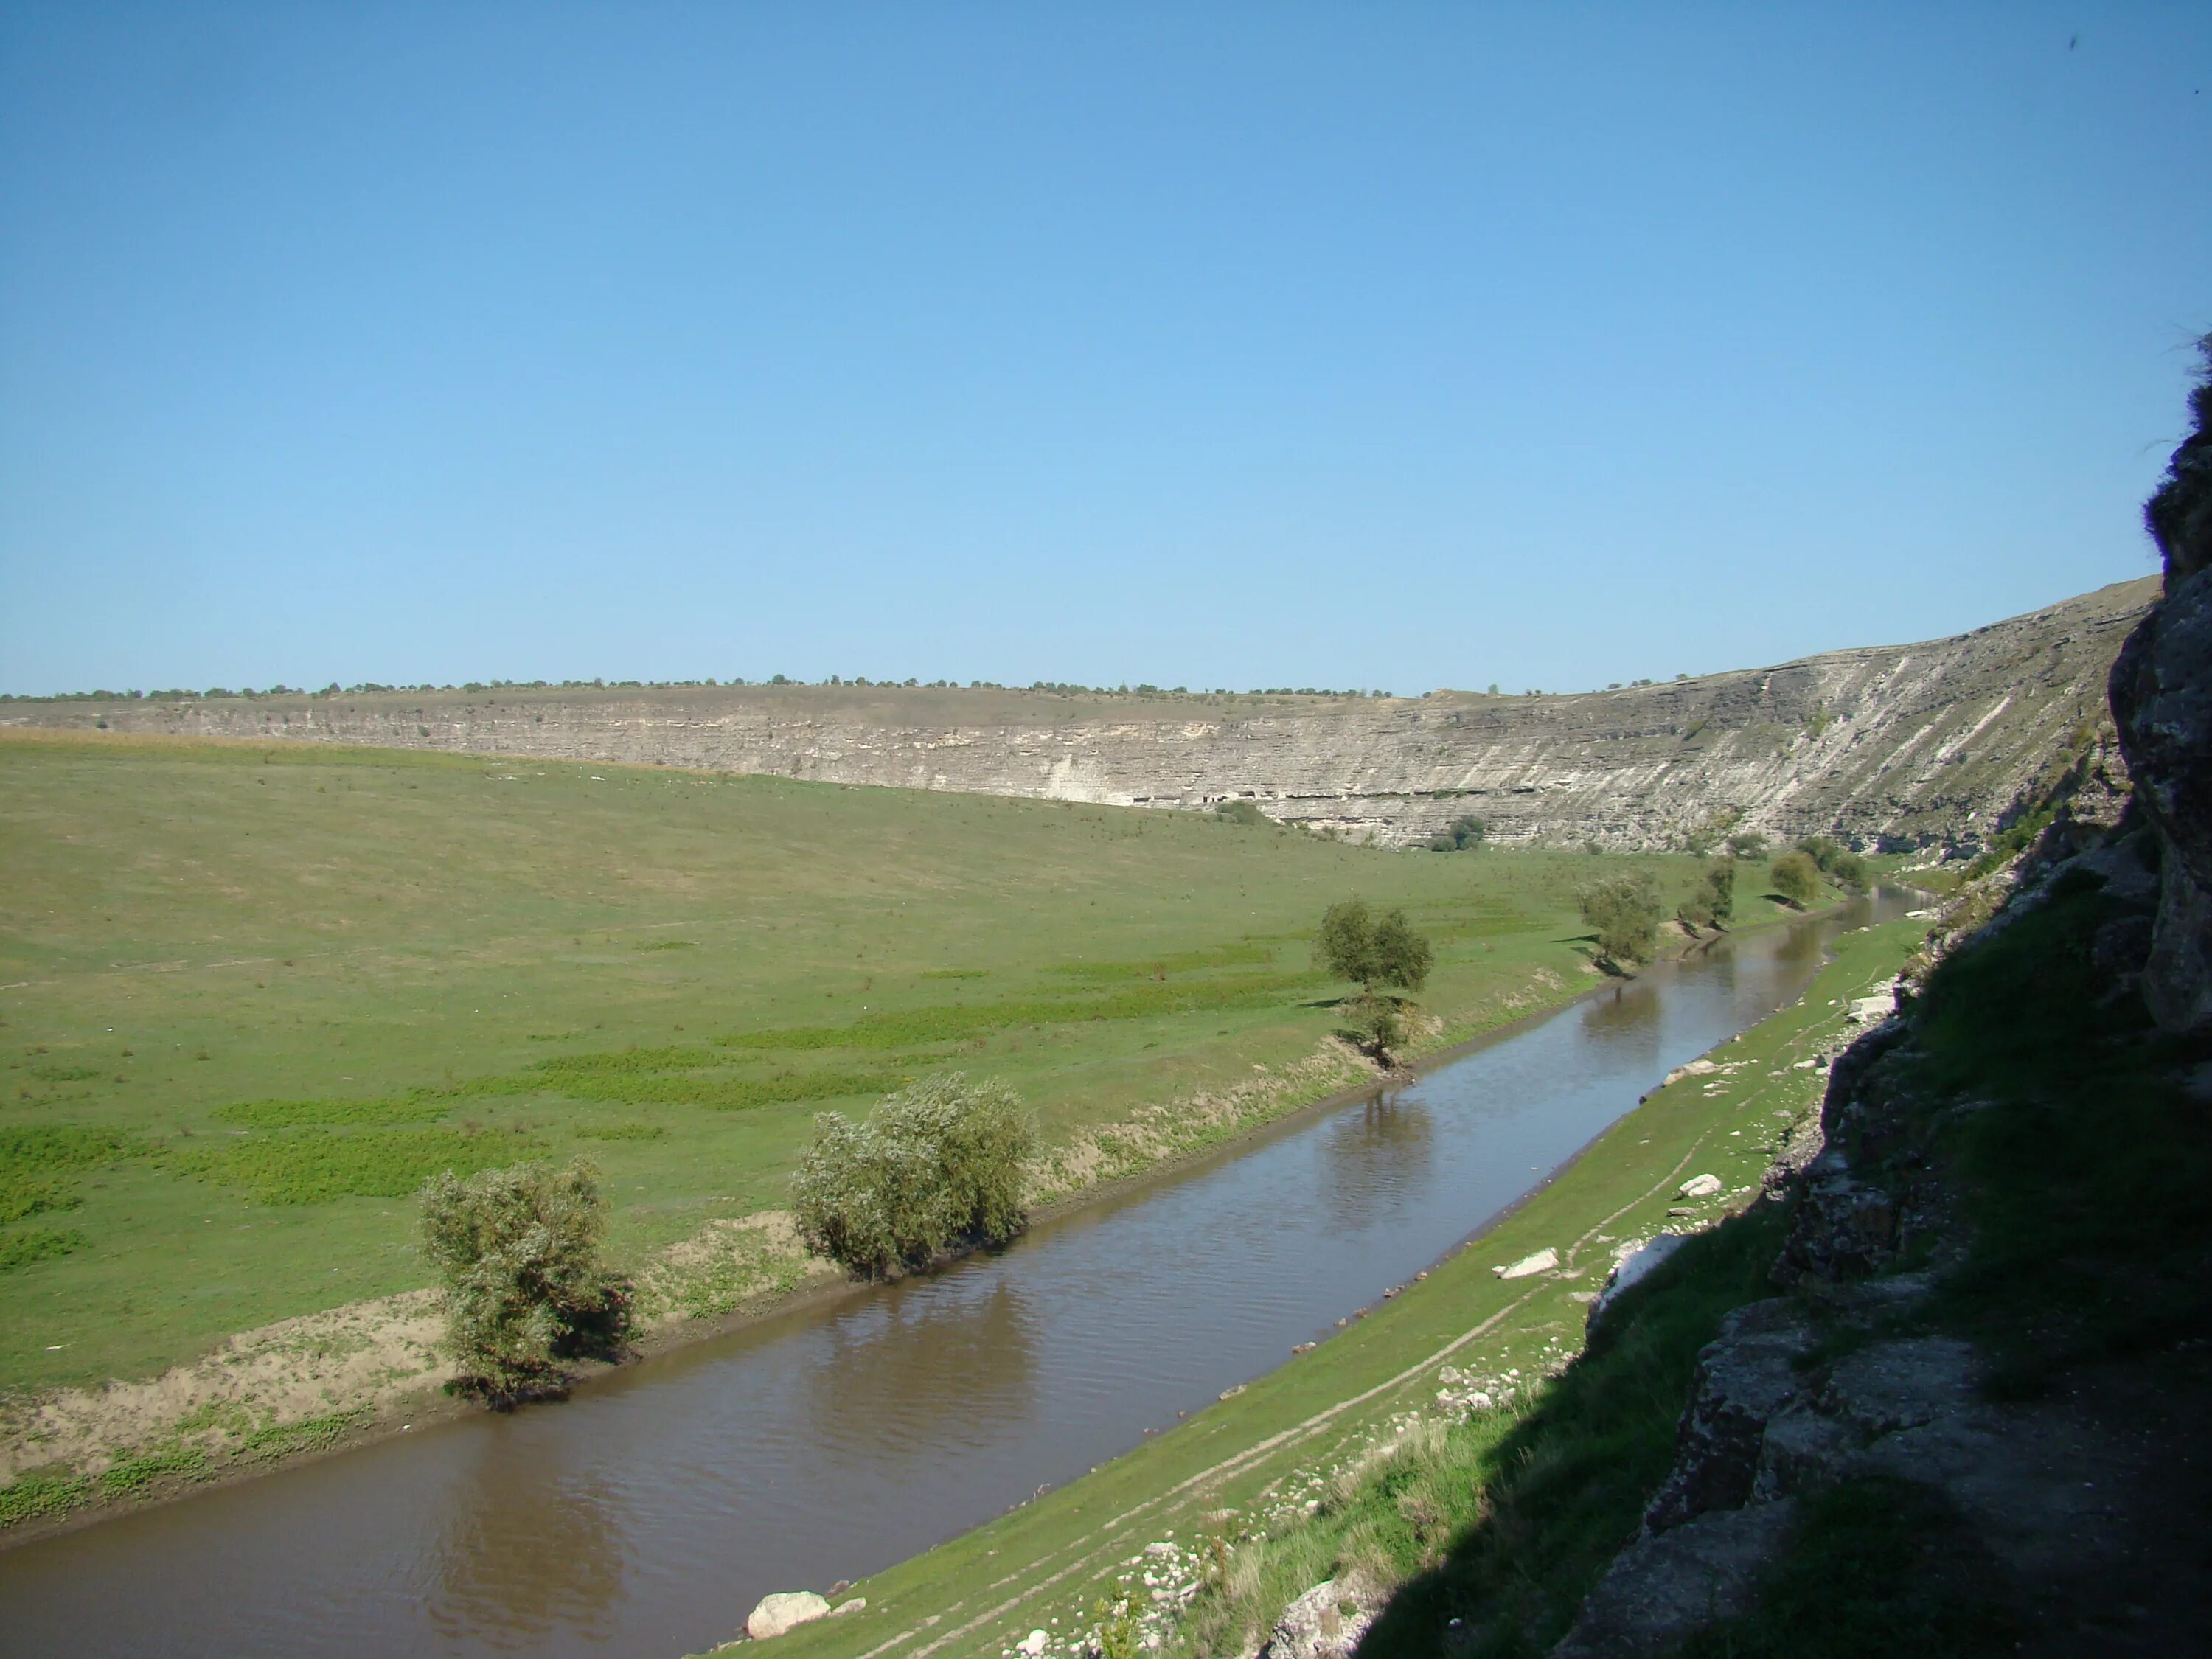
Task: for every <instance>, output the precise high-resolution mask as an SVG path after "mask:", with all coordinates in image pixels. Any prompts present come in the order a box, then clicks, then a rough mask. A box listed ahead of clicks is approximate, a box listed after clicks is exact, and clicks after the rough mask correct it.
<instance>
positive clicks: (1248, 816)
mask: <svg viewBox="0 0 2212 1659" xmlns="http://www.w3.org/2000/svg"><path fill="white" fill-rule="evenodd" d="M1213 816H1214V817H1218V818H1226V819H1227V820H1228V821H1229V822H1230V823H1241V824H1243V825H1244V826H1245V827H1246V828H1248V829H1265V828H1267V825H1269V824H1270V823H1273V822H1274V820H1273V818H1270V817H1268V816H1267V814H1266V813H1265V812H1262V811H1261V810H1260V809H1259V808H1258V807H1257V806H1255V805H1253V804H1252V803H1251V802H1250V801H1249V800H1225V801H1223V802H1222V803H1221V805H1218V806H1217V807H1215V808H1214V809H1213Z"/></svg>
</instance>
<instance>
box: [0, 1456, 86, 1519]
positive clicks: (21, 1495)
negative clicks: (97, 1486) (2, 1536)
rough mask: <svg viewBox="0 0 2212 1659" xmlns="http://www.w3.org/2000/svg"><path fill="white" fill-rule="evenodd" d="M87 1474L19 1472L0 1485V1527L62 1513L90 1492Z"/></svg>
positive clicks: (44, 1471) (81, 1500) (83, 1499)
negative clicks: (12, 1478) (13, 1477)
mask: <svg viewBox="0 0 2212 1659" xmlns="http://www.w3.org/2000/svg"><path fill="white" fill-rule="evenodd" d="M92 1492H93V1484H92V1480H91V1479H90V1477H88V1476H86V1475H82V1474H69V1473H66V1472H62V1471H53V1470H35V1471H33V1473H31V1474H20V1475H17V1476H16V1477H15V1479H14V1480H10V1481H9V1483H8V1484H7V1485H6V1486H0V1528H7V1527H13V1526H18V1525H21V1523H22V1522H26V1521H36V1520H39V1519H40V1518H42V1517H44V1516H49V1515H65V1514H67V1513H68V1512H69V1511H70V1510H73V1509H75V1508H76V1507H77V1505H79V1504H82V1503H83V1502H84V1501H85V1500H86V1499H87V1498H89V1497H91V1496H92Z"/></svg>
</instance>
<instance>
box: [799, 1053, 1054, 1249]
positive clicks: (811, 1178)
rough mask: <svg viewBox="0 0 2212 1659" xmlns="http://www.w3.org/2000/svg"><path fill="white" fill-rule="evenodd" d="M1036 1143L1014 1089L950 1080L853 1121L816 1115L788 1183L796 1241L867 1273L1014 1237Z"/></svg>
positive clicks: (923, 1086) (886, 1101) (926, 1085)
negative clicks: (958, 1247) (1026, 1166)
mask: <svg viewBox="0 0 2212 1659" xmlns="http://www.w3.org/2000/svg"><path fill="white" fill-rule="evenodd" d="M1035 1144H1036V1128H1035V1126H1034V1125H1033V1124H1032V1123H1031V1121H1030V1115H1029V1113H1028V1111H1027V1109H1025V1108H1024V1106H1023V1105H1022V1103H1021V1099H1020V1097H1018V1095H1016V1094H1015V1093H1014V1091H1012V1090H1011V1089H1009V1088H1007V1087H1006V1085H1004V1084H1003V1083H970V1082H969V1080H968V1079H967V1078H966V1077H965V1076H964V1075H963V1074H962V1073H958V1072H952V1073H945V1074H944V1075H941V1076H938V1077H930V1078H924V1079H921V1081H919V1082H916V1083H910V1084H908V1085H907V1086H906V1087H905V1088H903V1089H901V1090H900V1091H898V1092H897V1093H896V1094H891V1095H886V1096H884V1098H883V1100H882V1102H881V1103H878V1106H877V1107H876V1109H875V1110H874V1111H873V1112H872V1113H870V1114H869V1115H868V1116H867V1118H866V1121H863V1122H860V1123H854V1122H852V1121H850V1120H848V1118H847V1117H846V1116H845V1115H844V1114H843V1113H842V1112H823V1113H822V1114H820V1115H818V1116H817V1117H816V1118H815V1120H814V1144H813V1145H812V1146H810V1147H809V1148H807V1151H806V1155H805V1158H802V1159H801V1160H800V1161H799V1169H798V1171H797V1172H796V1173H795V1174H794V1175H793V1176H792V1178H791V1206H792V1210H793V1213H794V1214H795V1216H796V1217H797V1218H798V1223H799V1237H800V1238H801V1239H803V1240H804V1241H805V1244H806V1248H807V1249H810V1250H811V1251H812V1252H813V1253H814V1254H815V1255H823V1256H827V1257H829V1259H830V1260H831V1261H836V1263H838V1264H839V1265H840V1266H842V1267H844V1268H846V1269H847V1270H848V1272H851V1273H863V1274H871V1275H874V1274H884V1273H891V1272H893V1271H895V1270H896V1269H898V1268H901V1267H924V1266H927V1264H928V1263H929V1262H930V1261H933V1259H935V1258H936V1257H938V1256H939V1255H943V1254H944V1253H945V1251H946V1250H948V1249H951V1248H953V1247H954V1246H956V1245H960V1244H981V1243H998V1242H999V1241H1001V1240H1004V1239H1008V1238H1012V1237H1013V1236H1014V1235H1015V1234H1017V1233H1018V1232H1020V1231H1021V1230H1022V1229H1023V1228H1024V1226H1026V1225H1028V1222H1029V1217H1028V1213H1027V1212H1026V1211H1025V1210H1024V1207H1023V1204H1022V1189H1023V1185H1024V1175H1023V1164H1024V1160H1026V1159H1027V1158H1028V1157H1029V1155H1030V1149H1031V1148H1032V1146H1034V1145H1035Z"/></svg>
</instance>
